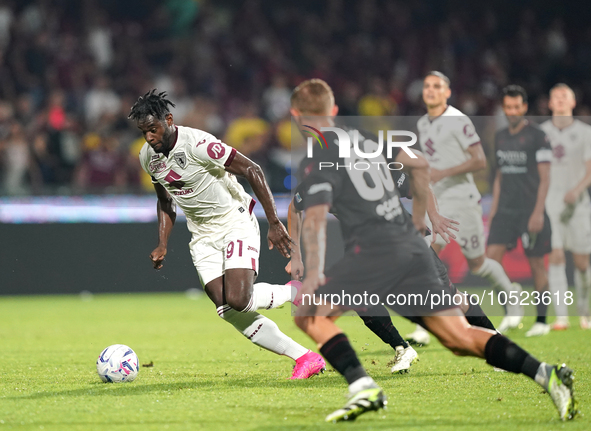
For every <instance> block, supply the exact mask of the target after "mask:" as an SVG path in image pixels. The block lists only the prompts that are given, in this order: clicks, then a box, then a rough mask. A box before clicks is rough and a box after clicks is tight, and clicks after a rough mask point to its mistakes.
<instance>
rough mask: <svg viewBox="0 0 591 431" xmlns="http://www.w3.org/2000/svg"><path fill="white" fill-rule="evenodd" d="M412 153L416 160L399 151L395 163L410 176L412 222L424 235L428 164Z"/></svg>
mask: <svg viewBox="0 0 591 431" xmlns="http://www.w3.org/2000/svg"><path fill="white" fill-rule="evenodd" d="M413 151H414V150H413ZM414 153H415V154H416V156H417V157H416V158H412V157H410V156H409V155H408V154H406V152H404V151H400V152H399V153H398V155H397V156H396V162H398V163H402V165H403V166H404V169H403V170H404V171H405V172H406V173H408V175H409V176H410V189H411V193H412V221H413V223H414V225H415V227H416V228H417V230H418V231H419V232H421V233H422V234H425V231H426V229H427V225H426V223H425V213H426V211H427V199H428V194H429V163H428V162H427V160H425V158H424V157H423V155H422V154H421V153H419V152H417V151H414ZM306 260H307V259H306Z"/></svg>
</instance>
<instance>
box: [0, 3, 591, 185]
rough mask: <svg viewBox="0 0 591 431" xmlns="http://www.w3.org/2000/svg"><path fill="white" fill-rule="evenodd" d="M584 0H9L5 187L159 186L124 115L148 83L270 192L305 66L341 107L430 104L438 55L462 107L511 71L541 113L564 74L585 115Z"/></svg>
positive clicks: (489, 101) (3, 30)
mask: <svg viewBox="0 0 591 431" xmlns="http://www.w3.org/2000/svg"><path fill="white" fill-rule="evenodd" d="M577 3H578V2H573V5H574V6H573V5H571V6H572V7H571V6H569V4H566V3H565V4H557V5H555V6H544V9H543V12H540V9H541V7H539V3H536V2H535V1H522V2H501V1H494V0H493V1H491V2H486V4H484V3H480V2H456V1H438V0H416V1H413V2H405V1H402V0H400V1H399V0H363V1H347V0H328V1H326V2H318V1H312V0H302V1H297V2H296V1H272V0H245V1H229V0H226V1H224V0H216V1H213V0H202V1H196V0H163V1H157V0H125V1H116V0H102V1H99V0H0V195H27V194H33V195H34V194H80V193H144V192H150V191H151V186H150V184H149V178H147V177H146V176H145V175H143V173H142V172H141V168H140V166H139V163H138V160H137V155H138V153H139V149H140V148H141V146H142V144H143V142H144V141H143V139H142V138H141V135H140V133H139V132H138V130H137V128H136V126H135V124H133V123H132V122H130V121H129V120H127V115H128V113H129V109H130V107H131V105H132V104H133V103H134V101H135V100H136V99H137V97H138V96H140V95H142V94H144V93H145V92H146V91H148V90H150V89H151V88H158V89H159V90H165V91H168V93H169V98H170V99H171V100H172V101H173V102H174V103H175V104H176V108H175V109H174V110H173V114H174V118H175V122H176V123H177V124H181V125H186V126H191V127H196V128H200V129H203V130H206V131H208V132H210V133H213V134H214V135H216V136H218V137H219V138H222V139H224V141H225V142H227V143H228V144H229V145H232V146H234V147H236V148H237V149H238V150H239V151H241V152H243V153H244V154H246V155H247V156H249V157H251V158H253V159H254V160H255V161H257V162H258V163H259V164H261V166H262V167H263V168H264V170H265V172H266V173H267V176H268V179H269V182H270V185H271V188H272V190H273V191H274V192H277V193H282V192H288V191H289V186H290V184H289V181H286V180H285V179H286V176H287V174H288V173H289V172H288V170H286V165H288V164H289V161H290V152H289V151H290V145H291V144H290V143H291V132H290V114H289V99H290V95H291V90H292V89H293V87H294V86H295V85H297V84H298V83H299V82H301V81H302V80H304V79H307V78H311V77H318V78H322V79H324V80H326V81H327V82H328V83H329V84H330V85H331V86H332V87H333V89H334V91H335V96H336V101H337V104H338V105H339V107H340V114H342V115H363V116H370V115H371V116H390V115H406V116H410V115H417V116H418V115H422V114H424V112H425V108H424V106H423V104H422V101H421V91H422V78H423V76H424V75H425V73H426V72H427V71H429V70H432V69H437V70H441V71H442V72H444V73H445V74H447V75H448V76H449V77H450V79H451V82H452V91H453V96H452V99H451V101H450V102H451V104H453V105H454V106H456V107H457V108H459V109H460V110H462V111H463V112H465V113H466V114H468V115H491V116H494V115H500V112H499V93H500V89H502V87H504V86H505V85H507V84H509V83H516V84H521V85H523V86H524V87H525V88H526V89H527V91H528V92H529V94H530V114H532V115H548V114H549V112H548V108H547V93H548V90H549V88H550V87H551V86H552V85H554V84H555V83H557V82H566V83H568V84H569V85H571V86H572V87H573V88H574V90H575V92H576V95H577V100H578V106H577V110H576V111H575V114H577V115H582V116H584V115H591V109H590V106H591V78H590V76H589V72H590V71H591V26H589V25H588V21H587V19H586V17H585V14H580V13H578V11H577V10H578V8H577V7H576V4H577ZM552 7H556V8H558V9H552ZM483 144H484V145H485V148H486V147H488V148H489V149H490V146H491V145H492V143H491V142H483ZM146 178H147V179H148V181H146ZM484 188H486V185H485V186H484ZM484 191H486V190H484Z"/></svg>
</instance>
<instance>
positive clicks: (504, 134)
mask: <svg viewBox="0 0 591 431" xmlns="http://www.w3.org/2000/svg"><path fill="white" fill-rule="evenodd" d="M495 158H496V164H497V169H499V170H500V171H501V174H502V177H501V194H500V196H499V206H498V211H499V212H505V213H517V212H519V213H531V212H532V211H533V209H534V207H535V205H536V200H537V197H538V188H539V186H540V175H539V173H538V163H549V162H550V161H551V159H552V147H551V146H550V142H549V140H548V138H547V137H546V134H545V133H544V132H543V131H542V129H540V128H539V127H538V126H537V125H535V124H532V123H530V122H527V124H526V126H525V127H524V128H523V129H521V130H520V131H519V132H518V133H516V134H514V135H512V134H511V133H509V129H508V128H505V129H503V130H500V131H499V132H497V134H496V136H495Z"/></svg>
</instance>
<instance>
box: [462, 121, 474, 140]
mask: <svg viewBox="0 0 591 431" xmlns="http://www.w3.org/2000/svg"><path fill="white" fill-rule="evenodd" d="M475 133H476V130H474V126H473V125H472V124H466V125H465V126H464V135H466V136H467V137H468V138H471V137H472V136H474V134H475Z"/></svg>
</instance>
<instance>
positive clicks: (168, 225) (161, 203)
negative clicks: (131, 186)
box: [150, 184, 176, 269]
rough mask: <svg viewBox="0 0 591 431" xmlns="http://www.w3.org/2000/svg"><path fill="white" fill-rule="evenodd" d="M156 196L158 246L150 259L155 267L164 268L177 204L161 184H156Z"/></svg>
mask: <svg viewBox="0 0 591 431" xmlns="http://www.w3.org/2000/svg"><path fill="white" fill-rule="evenodd" d="M154 189H156V196H158V204H157V205H156V207H157V213H158V247H156V248H155V249H154V251H152V253H150V260H151V261H152V264H153V265H154V269H160V268H162V262H163V261H164V257H165V256H166V252H167V246H168V238H169V237H170V232H172V227H173V226H174V222H175V220H176V206H175V204H174V201H173V200H172V198H171V197H170V195H169V194H168V192H167V191H166V189H165V188H164V187H163V186H162V185H161V184H154Z"/></svg>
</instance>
